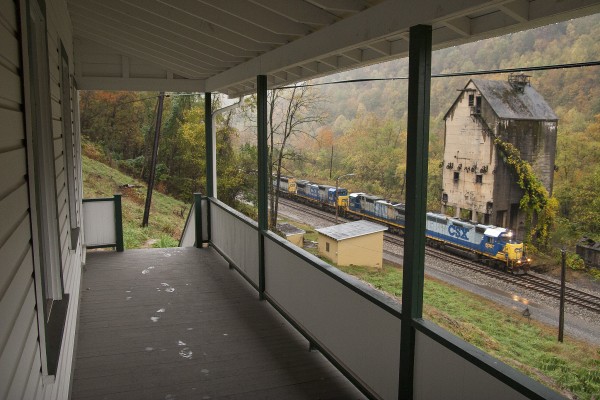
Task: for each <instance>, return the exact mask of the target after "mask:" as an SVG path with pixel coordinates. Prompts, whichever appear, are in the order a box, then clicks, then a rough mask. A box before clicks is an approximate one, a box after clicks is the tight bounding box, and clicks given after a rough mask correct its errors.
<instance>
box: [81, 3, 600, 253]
mask: <svg viewBox="0 0 600 400" xmlns="http://www.w3.org/2000/svg"><path fill="white" fill-rule="evenodd" d="M596 60H600V15H595V16H590V17H586V18H582V19H578V20H573V21H568V22H565V23H561V24H555V25H550V26H546V27H541V28H538V29H535V30H531V31H527V32H520V33H515V34H512V35H508V36H503V37H498V38H492V39H488V40H484V41H480V42H476V43H471V44H467V45H463V46H460V47H454V48H449V49H444V50H439V51H436V52H434V56H433V64H432V72H433V73H434V74H435V73H450V72H453V73H454V72H465V71H479V70H490V69H501V68H514V67H526V66H540V65H550V64H567V63H576V62H584V61H596ZM407 66H408V62H407V60H406V59H402V60H396V61H392V62H387V63H383V64H378V65H373V66H371V67H368V68H363V69H360V70H354V71H349V72H346V73H342V74H338V75H335V76H329V77H326V78H322V79H321V80H319V81H318V82H332V81H338V80H347V79H356V78H402V77H406V76H407ZM529 75H531V84H532V86H534V87H535V89H536V90H537V91H538V92H540V93H541V94H542V95H543V96H544V97H545V99H546V101H547V102H548V103H549V104H550V106H551V107H553V109H554V111H555V112H556V114H557V115H558V117H559V118H560V121H559V128H558V150H557V172H556V173H555V184H554V193H553V194H554V196H555V197H556V198H557V199H558V201H559V203H560V213H559V215H558V219H557V221H558V223H557V225H556V229H555V231H554V236H555V237H554V240H555V245H557V246H562V243H563V241H566V242H568V243H571V244H572V243H573V241H574V240H576V239H578V238H579V237H581V236H583V235H587V236H591V237H595V238H597V239H600V211H599V210H600V161H599V160H600V67H597V66H595V67H586V68H577V69H555V70H549V71H544V72H531V73H529ZM479 78H484V79H501V80H505V79H507V75H506V74H496V75H484V76H479ZM468 80H469V76H462V77H453V78H433V79H432V86H431V89H432V93H431V142H430V166H429V171H430V177H429V204H428V206H429V208H430V209H431V210H434V211H439V208H440V201H439V197H440V192H441V169H440V165H441V162H442V161H443V160H442V155H443V134H444V124H443V116H444V114H445V113H446V111H447V110H448V109H449V107H450V106H451V104H452V103H453V101H454V100H455V98H456V97H457V95H458V92H457V90H459V89H462V88H463V87H464V86H465V85H466V83H467V82H468ZM313 83H314V82H313ZM310 90H311V92H312V96H314V97H315V98H318V99H320V100H322V101H321V103H320V104H321V105H320V109H319V110H318V112H319V113H320V114H321V113H322V112H323V111H325V112H326V114H327V119H326V120H325V122H323V120H322V119H319V121H320V122H321V123H320V124H319V126H315V125H313V126H312V127H311V129H312V130H311V132H308V133H297V134H295V135H294V137H292V138H290V141H289V143H288V150H289V149H291V150H292V151H291V152H290V153H289V154H290V155H291V156H290V157H286V158H284V160H283V169H282V170H283V171H284V173H285V174H290V175H291V174H293V175H295V176H300V177H304V178H308V179H312V180H315V181H317V182H322V183H333V181H332V178H333V179H335V177H336V176H339V175H342V174H346V173H354V174H356V176H354V177H353V178H352V179H345V180H344V182H343V184H344V185H345V186H347V187H348V188H349V189H350V190H361V191H368V192H371V193H374V194H380V195H384V196H386V197H388V198H392V199H396V200H402V198H403V196H404V178H405V158H406V154H405V153H406V150H405V149H406V112H407V81H406V80H405V79H396V80H386V81H377V82H364V83H344V84H335V85H325V86H317V87H313V88H311V89H310ZM156 97H157V93H115V92H84V93H83V94H82V98H81V108H82V112H81V122H82V132H83V134H84V136H86V137H87V138H89V139H90V140H92V141H94V142H96V143H98V144H100V145H101V146H103V148H104V149H105V151H106V152H107V154H108V158H109V160H110V162H111V163H113V164H114V165H117V166H119V167H120V168H121V169H122V170H124V171H127V172H128V173H130V174H132V175H134V176H136V177H146V176H147V171H148V165H149V158H150V157H149V156H150V154H151V148H152V145H151V144H152V141H153V137H154V121H155V120H154V118H155V115H156ZM214 106H215V107H218V106H219V105H218V100H217V103H215V104H214ZM249 109H250V111H251V110H252V107H250V108H249ZM250 114H251V112H250ZM244 115H245V114H244ZM203 118H204V105H203V99H202V98H201V97H200V96H195V95H179V94H171V96H170V97H167V99H166V100H165V110H164V115H163V125H162V132H161V139H160V147H159V159H158V168H157V180H158V188H159V189H160V190H162V191H164V192H166V193H170V194H173V195H175V196H177V197H179V198H182V199H186V200H189V199H190V197H191V193H192V192H194V191H205V175H204V174H205V161H204V152H205V147H204V124H203ZM254 125H255V123H254V122H253V121H252V120H251V119H247V118H244V116H243V115H242V114H241V113H239V114H238V115H237V116H233V115H232V114H225V115H223V116H222V117H220V119H219V120H218V121H217V127H218V133H217V136H218V160H219V161H218V163H219V165H218V174H219V197H220V198H221V199H223V200H225V201H227V202H229V203H235V202H236V199H238V198H239V196H240V195H244V196H245V197H246V199H249V200H252V193H254V192H255V189H254V188H255V181H256V174H255V171H256V147H255V145H254V140H255V138H254V131H255V128H254ZM240 132H244V133H243V134H240Z"/></svg>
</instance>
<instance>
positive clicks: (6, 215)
mask: <svg viewBox="0 0 600 400" xmlns="http://www.w3.org/2000/svg"><path fill="white" fill-rule="evenodd" d="M27 202H28V197H27V187H26V186H25V185H21V186H20V187H19V188H17V189H16V190H14V191H13V192H12V193H10V194H9V195H8V196H6V197H5V198H4V199H2V200H1V201H0V221H2V224H0V243H2V242H4V241H5V240H6V239H7V238H8V236H10V234H11V233H12V232H13V231H14V230H15V228H16V227H17V225H18V224H19V222H20V221H21V220H22V219H23V217H24V216H25V214H26V213H27V211H28V207H27Z"/></svg>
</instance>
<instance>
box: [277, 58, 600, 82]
mask: <svg viewBox="0 0 600 400" xmlns="http://www.w3.org/2000/svg"><path fill="white" fill-rule="evenodd" d="M597 66H600V61H586V62H581V63H569V64H554V65H540V66H536V67H518V68H503V69H489V70H480V71H465V72H450V73H445V74H431V77H432V78H452V77H457V76H474V75H492V74H508V73H515V72H531V71H546V70H553V69H569V68H583V67H597ZM402 80H408V76H401V77H392V78H358V79H346V80H341V81H332V82H323V83H310V84H302V85H296V86H295V87H313V86H327V85H339V84H342V83H361V82H379V81H402ZM292 88H294V86H282V87H280V88H278V89H292Z"/></svg>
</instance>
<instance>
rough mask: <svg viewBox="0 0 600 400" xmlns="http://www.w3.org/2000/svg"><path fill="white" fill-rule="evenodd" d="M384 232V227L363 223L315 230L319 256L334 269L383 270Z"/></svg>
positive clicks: (362, 221) (358, 222)
mask: <svg viewBox="0 0 600 400" xmlns="http://www.w3.org/2000/svg"><path fill="white" fill-rule="evenodd" d="M386 230H387V227H385V226H383V225H379V224H376V223H373V222H369V221H364V220H361V221H354V222H349V223H347V224H340V225H333V226H330V227H327V228H321V229H317V230H316V231H317V232H318V233H319V255H321V256H323V257H326V258H328V259H330V260H331V262H332V263H334V264H335V265H343V266H348V265H364V266H368V267H373V268H382V267H383V232H384V231H386Z"/></svg>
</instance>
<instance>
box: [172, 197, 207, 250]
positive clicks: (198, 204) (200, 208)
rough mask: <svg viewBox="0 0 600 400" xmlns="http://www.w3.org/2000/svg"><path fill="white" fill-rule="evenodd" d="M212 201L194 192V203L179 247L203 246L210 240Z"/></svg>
mask: <svg viewBox="0 0 600 400" xmlns="http://www.w3.org/2000/svg"><path fill="white" fill-rule="evenodd" d="M209 206H210V203H209V201H208V197H206V196H202V194H200V193H194V203H193V204H192V206H191V207H190V212H189V213H188V216H187V219H186V221H185V226H184V227H183V232H182V233H181V238H180V239H179V247H202V245H203V244H205V243H208V242H209V240H210V225H209V222H210V218H209V216H210V214H209V213H210V207H209Z"/></svg>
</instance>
